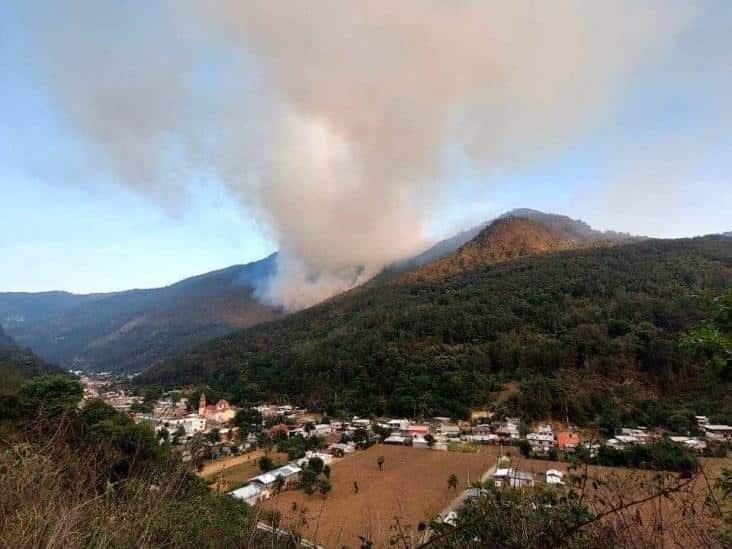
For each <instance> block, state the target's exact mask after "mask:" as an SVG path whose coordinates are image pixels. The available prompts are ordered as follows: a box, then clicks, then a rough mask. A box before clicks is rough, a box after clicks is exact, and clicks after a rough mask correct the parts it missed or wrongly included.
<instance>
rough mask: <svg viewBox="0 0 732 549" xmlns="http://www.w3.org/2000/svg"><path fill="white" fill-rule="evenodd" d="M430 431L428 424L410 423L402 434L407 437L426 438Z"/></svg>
mask: <svg viewBox="0 0 732 549" xmlns="http://www.w3.org/2000/svg"><path fill="white" fill-rule="evenodd" d="M429 432H430V428H429V426H428V425H408V426H407V428H406V429H405V430H403V431H402V433H401V434H402V435H404V436H407V437H422V438H424V437H425V436H427V435H428V434H429Z"/></svg>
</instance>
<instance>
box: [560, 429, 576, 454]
mask: <svg viewBox="0 0 732 549" xmlns="http://www.w3.org/2000/svg"><path fill="white" fill-rule="evenodd" d="M579 443H580V437H579V435H578V434H577V433H570V432H569V431H563V432H561V433H557V447H559V449H560V450H564V449H566V448H568V447H569V448H571V447H572V446H577V445H578V444H579Z"/></svg>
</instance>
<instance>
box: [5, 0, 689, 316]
mask: <svg viewBox="0 0 732 549" xmlns="http://www.w3.org/2000/svg"><path fill="white" fill-rule="evenodd" d="M112 6H114V10H110V8H111V7H112ZM19 13H20V14H21V16H22V17H23V18H24V21H25V24H26V28H27V29H28V30H29V31H30V37H31V42H30V48H31V49H30V57H31V59H32V62H33V65H34V67H35V68H36V69H37V71H38V74H39V75H40V77H41V78H43V81H44V82H45V83H46V85H47V89H48V91H49V95H50V96H51V98H52V100H53V101H54V104H55V105H56V106H57V108H58V112H59V113H60V115H61V119H62V121H63V123H64V124H67V125H69V126H70V127H72V128H73V129H74V130H75V131H76V132H77V134H78V136H79V139H80V140H81V142H82V143H84V144H85V147H86V148H87V150H88V155H89V158H90V159H93V166H94V169H95V170H99V171H102V172H106V173H109V174H112V175H114V177H116V178H117V179H118V180H119V181H120V182H122V183H123V184H125V185H129V186H131V187H134V188H135V189H137V190H138V191H139V192H142V193H146V194H149V195H150V196H152V197H154V198H156V199H158V200H161V201H175V200H176V198H177V197H180V196H181V195H182V193H184V192H185V187H186V184H187V182H188V181H191V180H194V179H198V180H200V179H202V178H204V179H205V178H206V177H215V178H217V179H219V180H221V181H222V182H224V184H225V185H226V186H227V187H228V188H229V189H230V191H231V193H232V194H233V195H234V196H235V197H236V199H237V200H239V201H240V202H241V204H242V206H243V207H244V208H246V209H247V211H249V212H251V213H252V215H254V216H256V218H257V219H258V220H259V221H261V222H262V224H263V225H264V226H266V227H267V229H268V231H269V232H270V235H271V236H272V237H273V238H274V239H275V240H276V241H277V242H278V244H279V246H280V251H281V254H280V264H279V272H278V276H277V278H276V279H275V280H274V282H273V283H272V285H271V286H270V287H269V288H267V290H266V294H267V297H268V299H270V300H271V301H272V302H274V303H278V304H282V305H284V306H286V307H288V308H299V307H304V306H308V305H310V304H312V303H314V302H317V301H318V300H321V299H323V298H326V297H328V296H329V295H332V294H333V293H335V292H338V291H342V290H344V289H347V288H349V287H351V286H353V285H355V284H357V283H359V282H361V281H363V280H365V279H367V278H368V277H370V276H373V275H374V274H375V273H377V272H378V271H379V270H380V269H381V268H382V267H383V266H384V265H386V264H388V263H390V262H392V261H394V260H397V259H400V258H403V257H405V256H407V255H409V254H411V253H413V252H415V251H417V250H418V249H419V248H420V246H421V245H422V244H423V238H424V237H423V234H424V228H425V225H426V223H427V221H428V219H429V215H430V212H431V211H433V209H434V208H435V207H437V206H438V204H435V201H436V200H437V198H438V196H439V194H440V192H442V191H444V189H445V188H446V187H448V186H449V185H450V181H449V179H450V178H449V173H448V172H446V167H445V162H444V159H445V155H446V151H447V150H448V149H458V150H460V151H462V153H464V154H465V155H466V156H467V158H469V159H470V160H471V162H473V163H474V164H475V165H476V166H477V167H478V168H479V169H481V170H486V171H490V170H494V169H497V168H501V167H506V166H513V165H520V164H522V163H525V162H530V161H532V160H534V159H537V158H540V157H541V156H543V155H545V154H547V153H549V152H551V151H552V150H555V149H557V148H558V147H561V146H562V145H564V144H566V143H567V142H568V141H569V140H570V139H571V138H572V137H573V136H576V135H577V132H579V131H582V130H585V129H587V128H589V127H591V124H592V123H593V122H594V121H596V120H597V119H598V118H599V117H602V116H604V115H605V114H606V113H607V109H608V108H609V106H610V105H611V104H612V103H613V101H615V100H616V99H617V97H618V96H619V95H620V94H621V92H622V90H623V87H624V85H625V84H626V83H627V82H628V80H629V79H630V78H631V77H632V76H633V74H634V73H636V72H637V71H639V70H641V69H642V68H643V67H644V64H645V63H647V62H649V61H650V60H651V59H652V58H653V56H654V55H656V54H657V53H658V52H659V51H661V50H662V49H663V48H664V47H666V46H667V45H668V44H669V42H670V41H671V40H672V39H673V38H674V36H675V34H676V33H677V32H678V31H679V30H680V29H682V28H683V26H684V25H685V23H686V22H687V21H688V20H689V18H690V17H691V16H692V14H690V13H687V12H686V11H685V10H683V9H681V6H680V3H679V2H672V1H666V0H649V1H645V2H638V1H637V0H616V1H614V2H587V1H585V0H575V1H572V0H566V1H558V2H535V1H528V0H526V1H511V2H492V1H487V0H485V1H474V0H454V1H450V2H445V1H436V0H399V1H397V2H395V1H394V0H369V1H368V2H351V1H344V0H309V1H307V2H279V1H275V0H262V1H258V0H249V1H241V0H216V1H209V2H192V1H189V0H180V1H172V0H171V1H170V2H162V3H154V2H150V1H149V0H148V1H145V2H124V3H122V2H114V3H102V2H98V1H94V0H89V1H83V0H73V1H68V2H64V3H63V4H62V5H59V6H58V8H57V9H50V8H49V7H48V6H47V4H46V3H45V2H43V3H40V5H39V6H33V5H32V3H31V5H30V6H29V3H28V2H24V3H23V7H19Z"/></svg>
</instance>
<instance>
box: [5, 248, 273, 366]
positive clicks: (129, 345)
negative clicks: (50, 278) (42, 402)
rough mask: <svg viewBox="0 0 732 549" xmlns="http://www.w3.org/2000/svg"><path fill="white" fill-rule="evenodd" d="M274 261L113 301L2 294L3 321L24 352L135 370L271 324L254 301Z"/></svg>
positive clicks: (266, 310) (110, 297)
mask: <svg viewBox="0 0 732 549" xmlns="http://www.w3.org/2000/svg"><path fill="white" fill-rule="evenodd" d="M275 262H276V256H275V255H271V256H269V257H267V258H264V259H262V260H260V261H256V262H253V263H249V264H246V265H235V266H232V267H228V268H226V269H222V270H220V271H214V272H211V273H207V274H204V275H201V276H197V277H193V278H189V279H186V280H182V281H181V282H178V283H176V284H173V285H171V286H167V287H164V288H156V289H146V290H129V291H126V292H117V293H111V294H94V295H73V294H68V293H61V292H49V293H40V294H24V293H4V294H0V321H1V322H2V324H4V325H5V328H6V330H7V331H8V333H10V334H12V335H13V337H14V338H15V339H16V341H17V342H18V343H19V344H20V345H23V346H27V347H31V348H32V349H33V350H34V351H35V352H37V353H38V354H39V355H41V356H42V357H44V358H45V359H47V360H50V361H52V362H56V363H58V364H62V365H64V366H66V367H75V368H90V369H94V370H98V371H99V370H117V371H139V370H141V369H143V368H145V367H147V366H149V365H150V364H153V363H155V362H157V361H159V360H162V359H164V358H168V357H170V356H172V355H174V354H175V353H177V352H181V351H183V350H185V349H188V348H190V347H191V346H193V345H195V344H197V343H201V342H203V341H206V340H208V339H211V338H212V337H216V336H218V335H223V334H225V333H228V332H229V331H231V330H232V329H236V328H244V327H246V326H250V325H252V324H256V323H258V322H261V321H264V320H271V319H273V318H276V317H277V316H278V315H279V314H280V311H279V310H277V309H274V308H272V307H269V306H267V305H263V304H262V303H260V302H259V301H258V300H257V299H256V298H255V297H254V288H255V285H256V284H259V283H262V282H263V281H264V280H266V279H267V278H268V277H269V276H271V275H272V273H273V272H274V269H275Z"/></svg>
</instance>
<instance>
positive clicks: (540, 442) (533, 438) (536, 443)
mask: <svg viewBox="0 0 732 549" xmlns="http://www.w3.org/2000/svg"><path fill="white" fill-rule="evenodd" d="M526 441H527V442H528V443H529V445H530V446H531V447H532V448H533V449H534V450H537V451H543V452H548V451H549V450H550V449H551V448H554V430H553V429H552V426H551V425H540V426H539V428H538V429H537V430H536V431H534V432H533V433H529V434H528V435H526Z"/></svg>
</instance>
